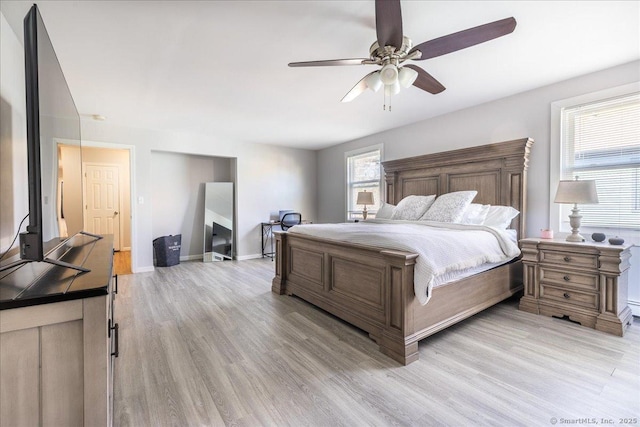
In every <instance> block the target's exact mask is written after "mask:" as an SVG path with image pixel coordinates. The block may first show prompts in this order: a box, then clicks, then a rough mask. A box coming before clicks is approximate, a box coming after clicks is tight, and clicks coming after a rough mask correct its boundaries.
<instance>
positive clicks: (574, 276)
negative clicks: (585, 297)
mask: <svg viewBox="0 0 640 427" xmlns="http://www.w3.org/2000/svg"><path fill="white" fill-rule="evenodd" d="M540 282H541V283H547V284H548V283H555V284H556V285H557V286H560V287H565V286H569V287H572V288H579V289H583V290H585V291H597V290H598V276H596V275H595V274H580V273H571V272H567V271H566V270H565V271H559V270H554V269H551V268H545V267H540Z"/></svg>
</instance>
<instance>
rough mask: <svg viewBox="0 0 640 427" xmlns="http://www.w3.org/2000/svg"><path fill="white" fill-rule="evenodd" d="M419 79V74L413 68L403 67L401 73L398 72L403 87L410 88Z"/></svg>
mask: <svg viewBox="0 0 640 427" xmlns="http://www.w3.org/2000/svg"><path fill="white" fill-rule="evenodd" d="M417 78H418V72H417V71H416V70H413V69H411V68H407V67H402V68H400V71H398V81H399V82H400V84H401V85H402V87H405V88H408V87H409V86H411V85H412V84H413V82H415V81H416V79H417Z"/></svg>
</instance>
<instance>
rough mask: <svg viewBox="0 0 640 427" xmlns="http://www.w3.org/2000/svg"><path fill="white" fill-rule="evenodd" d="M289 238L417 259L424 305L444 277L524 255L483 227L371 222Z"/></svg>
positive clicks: (300, 229)
mask: <svg viewBox="0 0 640 427" xmlns="http://www.w3.org/2000/svg"><path fill="white" fill-rule="evenodd" d="M289 232H290V233H296V234H306V235H311V236H317V237H322V238H326V239H331V240H339V241H344V242H351V243H358V244H363V245H368V246H374V247H378V248H382V249H395V250H401V251H407V252H413V253H417V254H418V255H419V256H418V258H417V260H416V266H415V273H414V283H413V286H414V292H415V294H416V296H417V297H418V300H419V301H420V303H421V304H423V305H424V304H426V303H427V302H428V301H429V299H430V298H431V292H432V289H433V284H434V281H435V279H436V278H437V277H438V276H441V275H443V274H445V273H448V272H451V271H457V270H464V269H468V268H472V267H477V266H480V265H482V264H485V263H500V262H506V261H509V260H511V259H513V258H515V257H516V256H518V255H519V254H520V249H519V248H518V245H517V244H516V243H514V242H513V241H512V240H511V239H510V238H509V236H508V234H507V233H506V232H503V231H500V230H497V229H495V228H492V227H486V226H482V225H462V224H452V223H441V222H432V221H390V220H368V221H366V222H359V223H344V224H305V225H297V226H295V227H292V228H290V229H289Z"/></svg>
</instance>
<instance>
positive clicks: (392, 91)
mask: <svg viewBox="0 0 640 427" xmlns="http://www.w3.org/2000/svg"><path fill="white" fill-rule="evenodd" d="M399 93H400V83H399V82H395V83H394V84H392V85H385V87H384V94H385V96H386V97H387V98H388V97H390V96H391V95H397V94H399Z"/></svg>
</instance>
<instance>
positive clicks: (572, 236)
mask: <svg viewBox="0 0 640 427" xmlns="http://www.w3.org/2000/svg"><path fill="white" fill-rule="evenodd" d="M584 241H585V238H584V237H582V236H581V235H580V234H579V233H571V234H569V235H568V236H567V242H584Z"/></svg>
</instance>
